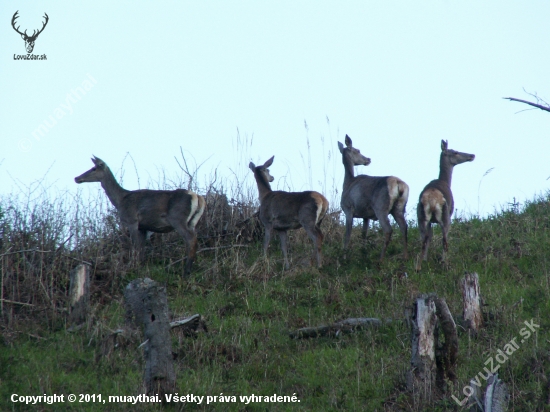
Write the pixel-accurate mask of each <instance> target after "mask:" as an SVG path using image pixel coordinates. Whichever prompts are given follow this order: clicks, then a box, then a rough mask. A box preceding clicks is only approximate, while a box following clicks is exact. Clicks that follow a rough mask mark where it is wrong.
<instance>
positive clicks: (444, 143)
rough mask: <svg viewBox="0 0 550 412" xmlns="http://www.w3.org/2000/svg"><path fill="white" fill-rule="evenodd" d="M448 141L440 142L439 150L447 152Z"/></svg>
mask: <svg viewBox="0 0 550 412" xmlns="http://www.w3.org/2000/svg"><path fill="white" fill-rule="evenodd" d="M448 142H449V141H448V140H441V150H442V151H443V150H447V147H448V145H449V143H448Z"/></svg>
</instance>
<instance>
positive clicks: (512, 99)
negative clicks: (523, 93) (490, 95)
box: [503, 97, 550, 112]
mask: <svg viewBox="0 0 550 412" xmlns="http://www.w3.org/2000/svg"><path fill="white" fill-rule="evenodd" d="M503 99H506V100H510V101H512V102H520V103H525V104H528V105H529V106H533V107H536V108H537V109H540V110H544V111H546V112H550V106H544V105H542V104H537V103H533V102H528V101H527V100H522V99H516V98H515V97H503Z"/></svg>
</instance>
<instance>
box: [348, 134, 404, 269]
mask: <svg viewBox="0 0 550 412" xmlns="http://www.w3.org/2000/svg"><path fill="white" fill-rule="evenodd" d="M345 143H346V147H344V145H343V144H342V143H340V142H338V148H339V149H340V153H342V163H343V164H344V169H345V173H346V174H345V176H344V189H343V191H342V200H341V202H340V206H341V207H342V210H343V211H344V214H345V215H346V234H345V237H344V249H346V248H347V247H348V244H349V241H350V237H351V229H352V226H353V218H360V219H363V238H365V237H366V236H367V231H368V227H369V220H370V219H372V220H378V221H379V222H380V226H381V227H382V230H383V231H384V234H385V239H384V246H383V247H382V253H381V255H380V260H381V261H382V260H383V259H384V255H385V254H386V248H387V247H388V244H389V243H390V240H391V235H392V227H391V224H390V220H389V218H388V215H392V216H393V218H394V219H395V221H396V222H397V224H398V225H399V229H401V234H402V235H403V258H404V259H407V221H406V220H405V207H406V206H407V200H408V199H409V186H408V185H407V184H406V183H405V182H404V181H402V180H401V179H399V178H397V177H395V176H384V177H377V176H367V175H359V176H355V172H354V170H353V167H354V166H357V165H364V166H368V165H369V164H370V159H369V158H368V157H365V156H363V155H362V154H361V152H360V151H359V149H356V148H355V147H353V144H352V141H351V139H350V137H349V136H348V135H346V139H345Z"/></svg>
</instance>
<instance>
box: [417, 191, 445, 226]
mask: <svg viewBox="0 0 550 412" xmlns="http://www.w3.org/2000/svg"><path fill="white" fill-rule="evenodd" d="M445 203H446V202H445V197H444V196H443V193H441V192H440V191H439V190H437V189H428V190H426V191H425V192H424V193H423V194H422V205H424V214H425V215H426V221H428V222H429V221H430V220H431V219H432V216H434V217H435V220H437V221H438V222H441V219H442V216H443V205H444V204H445Z"/></svg>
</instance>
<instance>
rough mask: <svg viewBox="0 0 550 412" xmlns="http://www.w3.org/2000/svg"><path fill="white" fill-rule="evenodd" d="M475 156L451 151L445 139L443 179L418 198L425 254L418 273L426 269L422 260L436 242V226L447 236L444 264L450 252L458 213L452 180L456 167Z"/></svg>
mask: <svg viewBox="0 0 550 412" xmlns="http://www.w3.org/2000/svg"><path fill="white" fill-rule="evenodd" d="M474 159H475V155H473V154H469V153H462V152H457V151H456V150H451V149H449V148H448V142H447V141H446V140H441V156H440V158H439V178H438V179H435V180H432V181H431V182H430V183H428V184H427V185H426V187H425V188H424V190H422V193H420V197H419V199H418V206H417V208H416V213H417V215H418V227H419V228H420V235H421V238H422V253H421V255H420V256H419V258H418V262H417V264H416V270H417V271H418V270H420V269H421V267H422V260H427V259H428V247H429V245H430V241H431V240H432V223H437V224H439V226H441V232H442V234H443V253H442V261H443V262H445V260H446V254H447V252H448V250H449V245H448V243H447V236H448V234H449V229H450V228H451V215H452V214H453V211H454V200H453V192H452V191H451V179H452V176H453V168H454V167H455V166H456V165H459V164H461V163H465V162H471V161H473V160H474Z"/></svg>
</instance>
